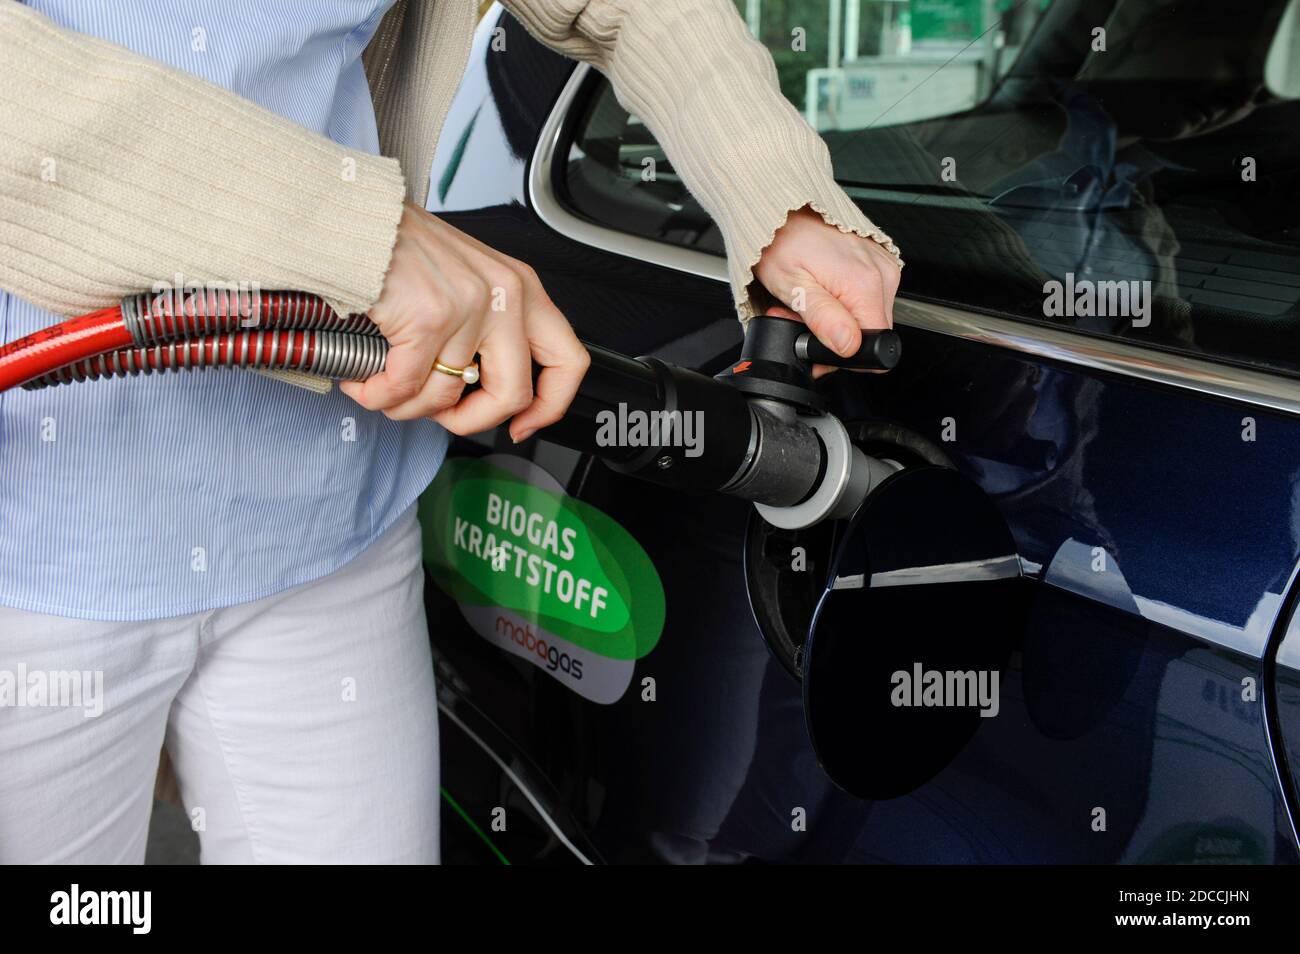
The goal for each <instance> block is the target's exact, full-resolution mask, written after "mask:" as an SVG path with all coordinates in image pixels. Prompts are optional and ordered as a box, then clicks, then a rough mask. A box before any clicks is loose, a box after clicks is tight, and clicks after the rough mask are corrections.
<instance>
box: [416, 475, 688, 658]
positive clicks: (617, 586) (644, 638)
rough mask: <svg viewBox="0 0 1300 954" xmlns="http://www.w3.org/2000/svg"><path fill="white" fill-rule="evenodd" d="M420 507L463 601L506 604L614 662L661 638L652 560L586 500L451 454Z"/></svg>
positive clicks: (429, 548)
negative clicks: (451, 456) (453, 456)
mask: <svg viewBox="0 0 1300 954" xmlns="http://www.w3.org/2000/svg"><path fill="white" fill-rule="evenodd" d="M421 512H422V516H423V522H424V528H425V530H424V534H425V559H426V561H427V562H428V564H429V569H430V572H431V573H432V574H433V576H434V579H435V580H436V582H437V583H438V585H439V586H440V587H441V588H442V589H443V590H444V591H445V592H447V593H448V594H449V595H450V596H451V597H452V598H453V599H455V600H456V601H457V602H459V603H461V604H465V605H468V606H480V607H500V608H503V609H505V610H510V611H512V612H514V613H517V614H518V615H519V616H521V617H523V618H524V619H526V620H528V621H529V622H531V623H533V624H536V625H537V626H538V627H540V628H541V629H543V630H545V631H546V632H549V633H553V634H555V635H558V636H561V637H563V638H565V639H567V640H569V641H570V642H572V643H573V644H574V645H576V646H578V647H581V648H583V649H586V650H589V651H591V652H593V653H596V654H598V655H600V656H605V657H607V658H610V659H626V660H631V659H640V658H641V657H642V656H644V655H645V654H646V653H648V652H650V650H652V649H653V648H654V647H655V644H656V643H657V642H658V641H659V635H660V633H661V632H662V630H663V623H664V591H663V584H662V583H660V581H659V575H658V573H656V572H655V568H654V564H653V563H651V562H650V558H649V556H647V555H646V552H645V551H644V550H643V549H642V548H641V545H640V544H639V543H637V542H636V540H635V539H633V537H632V536H631V534H629V533H628V532H627V531H626V530H624V529H623V528H622V527H621V526H619V525H618V524H617V523H615V522H614V521H613V520H611V519H610V518H609V517H608V516H606V515H605V514H604V513H602V512H601V511H600V510H597V509H596V508H595V507H593V506H591V505H590V504H587V503H584V502H583V501H581V500H576V499H574V498H572V497H569V496H567V495H565V494H562V493H557V492H555V491H553V490H551V489H549V488H546V487H541V486H538V485H537V484H536V483H533V482H530V481H528V480H526V479H523V478H521V477H519V476H517V475H515V474H513V473H510V472H509V471H506V470H504V469H502V468H501V467H498V466H495V465H494V464H492V463H490V462H489V461H485V460H476V459H473V458H450V459H448V460H447V461H446V463H444V464H443V466H442V469H441V470H440V471H439V472H438V477H437V479H436V480H435V481H434V482H433V484H432V485H431V486H430V488H429V491H428V493H427V494H426V495H425V498H424V500H423V502H422V504H421Z"/></svg>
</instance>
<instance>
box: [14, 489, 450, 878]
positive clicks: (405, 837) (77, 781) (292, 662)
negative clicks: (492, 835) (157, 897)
mask: <svg viewBox="0 0 1300 954" xmlns="http://www.w3.org/2000/svg"><path fill="white" fill-rule="evenodd" d="M420 552H421V545H420V528H419V522H418V520H417V519H416V515H415V508H414V507H412V508H411V510H410V511H408V512H407V513H406V514H404V515H403V516H402V517H401V518H400V519H399V520H398V522H397V523H396V524H395V525H394V526H393V527H392V528H391V529H390V530H388V531H387V532H386V533H385V534H384V535H383V536H381V537H380V538H379V539H378V540H376V541H375V542H374V543H372V544H371V545H370V546H369V547H368V548H367V549H366V550H365V551H364V552H363V553H362V554H360V555H359V556H358V557H357V558H356V559H354V560H352V561H351V562H350V563H348V564H347V565H346V566H345V567H343V568H342V569H340V570H338V571H337V572H335V573H333V574H331V575H329V576H326V577H323V578H322V579H319V580H316V581H314V582H312V583H307V584H304V585H302V586H298V587H295V588H293V589H290V590H286V591H285V592H283V593H279V594H277V595H275V596H271V597H268V598H266V599H262V600H258V601H256V602H253V603H244V604H241V605H238V606H231V607H226V608H223V609H219V610H215V611H212V612H207V613H199V614H196V615H193V616H182V617H174V618H171V619H161V620H152V621H148V622H132V623H104V622H91V621H86V620H78V619H67V618H63V617H57V616H45V615H40V614H36V613H28V612H24V611H21V610H15V609H10V608H6V607H0V700H3V707H0V863H24V862H56V863H57V862H77V863H100V864H120V863H136V864H138V863H141V862H143V860H144V855H145V842H146V837H147V834H148V829H149V817H150V813H151V810H152V802H153V785H154V776H155V773H156V771H157V768H158V757H159V751H160V749H161V747H162V745H163V743H164V741H165V742H166V746H167V751H168V754H169V755H170V757H171V760H172V763H173V765H174V766H175V770H176V774H177V777H178V780H179V783H180V791H181V797H182V800H183V802H184V804H185V808H186V811H187V812H188V813H189V816H190V820H191V824H192V825H193V827H194V828H195V829H196V830H197V832H198V835H199V843H200V857H201V860H202V861H203V862H204V863H206V864H214V863H215V864H231V863H335V862H339V863H342V862H355V863H385V862H389V863H423V862H429V863H432V862H436V861H437V859H438V810H439V790H438V724H437V705H436V700H435V697H434V680H433V666H432V661H431V658H430V652H429V642H428V633H427V627H426V623H425V617H424V599H423V596H424V581H423V572H422V570H421V563H420ZM99 673H102V683H101V685H102V695H99V696H98V697H97V696H96V694H95V688H94V684H95V680H96V679H99V678H101V677H99V676H98V675H97V674H99ZM6 674H8V677H7V679H8V681H7V682H6V681H5V680H6ZM19 677H22V678H21V679H20V678H19ZM42 684H44V686H45V687H46V689H45V691H44V692H42V691H41V689H40V687H41V685H42ZM6 688H7V689H8V690H9V691H8V692H7V693H6ZM78 690H79V691H80V694H79V695H78ZM96 709H102V711H101V712H99V714H95V710H96Z"/></svg>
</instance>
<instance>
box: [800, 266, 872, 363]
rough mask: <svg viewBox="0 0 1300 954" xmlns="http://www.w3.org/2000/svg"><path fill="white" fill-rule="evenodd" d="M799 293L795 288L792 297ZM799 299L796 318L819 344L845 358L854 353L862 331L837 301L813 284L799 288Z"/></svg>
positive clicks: (858, 344) (860, 342)
mask: <svg viewBox="0 0 1300 954" xmlns="http://www.w3.org/2000/svg"><path fill="white" fill-rule="evenodd" d="M799 291H800V290H799V289H796V295H795V296H794V297H796V298H797V297H799V295H798V292H799ZM802 297H803V299H804V300H803V302H802V304H803V306H804V307H803V309H802V310H801V311H800V312H799V316H800V317H801V318H802V319H803V322H804V324H806V325H807V326H808V328H809V330H810V331H812V333H813V334H814V335H816V336H817V339H818V340H819V341H821V343H822V344H824V345H826V346H827V347H828V348H830V349H831V350H833V351H834V352H835V353H836V354H840V355H844V356H846V357H847V356H848V355H851V354H853V353H854V352H855V351H857V350H858V348H859V347H860V346H861V345H862V330H861V329H860V328H859V327H858V323H857V321H856V320H855V319H854V317H853V315H852V314H851V313H850V312H849V310H848V309H847V308H845V307H844V305H843V304H842V303H841V302H840V300H839V299H838V298H836V297H835V296H834V295H832V294H831V293H830V292H828V291H827V290H826V289H825V288H823V287H822V286H821V285H818V284H816V283H815V282H812V283H809V284H808V285H806V286H803V289H802ZM793 304H799V302H797V301H796V302H793ZM796 310H798V309H796Z"/></svg>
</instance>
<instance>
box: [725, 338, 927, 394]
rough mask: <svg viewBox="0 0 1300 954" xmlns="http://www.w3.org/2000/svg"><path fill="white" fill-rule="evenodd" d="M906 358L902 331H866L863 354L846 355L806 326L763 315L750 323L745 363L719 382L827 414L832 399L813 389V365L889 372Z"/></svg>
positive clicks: (743, 356)
mask: <svg viewBox="0 0 1300 954" xmlns="http://www.w3.org/2000/svg"><path fill="white" fill-rule="evenodd" d="M902 356H903V341H902V339H901V338H900V337H899V336H898V332H896V331H864V332H862V344H861V346H860V347H859V348H858V350H857V351H855V352H854V353H853V354H851V355H848V356H844V355H840V354H836V353H835V352H834V351H832V350H831V349H830V348H828V347H826V345H824V344H822V343H821V342H820V341H819V340H817V337H816V336H815V335H813V333H812V332H810V331H809V330H808V326H807V325H805V324H804V323H803V322H800V321H795V320H793V319H791V318H778V317H776V316H772V315H762V316H759V317H756V318H751V319H750V321H749V327H748V328H747V329H746V330H745V343H744V345H743V346H742V348H741V352H740V360H738V361H737V362H736V363H735V364H733V365H732V366H731V367H729V368H728V369H727V370H725V371H723V372H722V373H721V374H719V375H718V376H717V377H718V380H720V381H725V382H726V383H728V384H730V385H732V386H733V387H734V388H736V389H737V390H739V391H742V392H743V393H745V394H746V395H749V396H751V397H754V398H765V399H770V400H773V401H777V402H780V403H782V404H786V405H789V406H791V407H794V408H796V409H798V410H803V411H825V410H826V407H827V405H826V398H825V397H824V396H823V395H821V394H819V393H818V392H817V391H816V390H814V388H813V376H812V370H813V365H817V364H828V365H831V366H832V367H836V368H847V369H850V370H855V371H888V370H889V369H890V368H893V367H894V366H895V365H897V364H898V361H899V359H900V358H901V357H902Z"/></svg>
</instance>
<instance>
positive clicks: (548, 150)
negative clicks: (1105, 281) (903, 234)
mask: <svg viewBox="0 0 1300 954" xmlns="http://www.w3.org/2000/svg"><path fill="white" fill-rule="evenodd" d="M591 69H592V67H591V66H590V65H589V64H587V63H581V64H579V65H578V67H577V68H576V69H575V70H574V71H573V75H572V76H570V77H569V81H568V83H566V84H565V86H564V89H563V90H562V91H561V93H560V96H559V98H558V99H557V100H556V103H555V106H554V107H553V108H552V110H551V114H550V116H548V117H547V120H546V124H545V125H544V126H543V127H542V132H541V135H540V136H539V137H538V140H537V149H536V151H535V152H534V153H533V157H532V162H530V163H529V168H528V198H529V201H530V202H531V203H532V205H533V209H534V211H536V213H537V216H538V218H540V219H541V220H542V221H543V222H544V223H546V225H548V226H549V227H550V228H552V229H554V230H555V231H556V232H559V233H560V234H561V235H563V236H565V237H566V238H570V239H572V240H574V241H576V242H581V243H582V244H584V245H589V246H592V247H593V248H598V249H602V250H604V251H607V252H613V253H615V254H618V255H625V256H627V257H628V258H633V259H637V260H638V261H642V262H649V263H651V264H654V265H662V266H663V267H665V268H671V269H673V270H675V271H679V272H685V273H687V274H690V275H696V276H699V277H701V278H710V279H713V280H714V281H719V282H723V283H726V282H727V264H726V260H725V259H723V258H720V257H718V256H716V255H710V254H708V253H707V252H700V251H696V250H694V249H688V248H681V247H679V246H675V245H668V244H666V243H664V242H656V241H655V240H653V239H648V238H644V237H642V236H639V235H628V234H627V233H625V232H620V231H618V230H617V229H611V228H609V227H607V226H603V225H597V224H595V223H594V222H588V221H587V220H586V219H583V218H580V217H578V216H577V215H575V214H574V213H573V212H571V211H569V210H568V209H567V208H565V206H564V205H563V204H562V203H561V202H560V201H559V198H558V197H557V196H556V194H555V190H554V188H553V187H552V184H551V177H552V172H553V169H554V163H555V158H556V154H557V152H558V151H559V148H560V134H561V132H562V131H563V129H564V121H565V118H566V117H567V116H568V114H569V110H570V108H571V107H572V106H573V101H574V99H575V98H576V97H577V95H578V90H579V88H580V87H581V86H582V83H583V81H584V80H586V78H587V76H588V74H589V73H590V71H591ZM894 317H895V320H896V321H897V323H898V324H899V325H903V326H905V327H909V328H921V329H923V330H925V331H933V332H937V333H939V334H944V335H950V336H952V337H956V338H963V339H965V340H967V341H976V342H979V343H980V344H987V345H992V346H994V347H998V348H1004V349H1007V350H1010V351H1016V352H1019V353H1021V354H1026V355H1030V356H1032V357H1036V358H1045V359H1048V360H1052V361H1059V362H1063V363H1065V364H1070V365H1074V366H1076V367H1082V368H1087V369H1090V370H1094V371H1104V372H1108V373H1111V374H1116V375H1120V376H1123V377H1126V378H1133V379H1136V380H1139V381H1146V382H1149V383H1152V384H1157V385H1163V386H1166V387H1174V388H1181V389H1184V390H1190V391H1195V392H1197V393H1199V394H1204V395H1208V396H1210V397H1215V398H1222V399H1225V400H1229V401H1233V402H1237V403H1241V404H1248V405H1251V406H1253V407H1260V408H1267V409H1269V410H1272V411H1277V412H1279V413H1282V414H1289V415H1293V416H1297V417H1300V380H1295V379H1292V378H1287V377H1283V376H1282V375H1277V374H1269V373H1268V372H1265V371H1256V370H1252V369H1249V368H1241V367H1237V366H1234V365H1228V364H1219V363H1216V362H1214V361H1211V360H1208V359H1205V358H1196V357H1191V356H1187V355H1180V354H1174V353H1170V352H1166V351H1158V350H1155V349H1152V348H1144V347H1140V346H1138V345H1134V344H1130V343H1128V342H1126V341H1117V340H1114V339H1108V338H1094V337H1090V336H1087V335H1082V334H1078V333H1076V332H1071V331H1066V330H1063V329H1059V328H1051V327H1046V326H1042V325H1035V324H1032V323H1030V322H1025V321H1017V320H1014V319H1010V318H999V317H996V316H993V315H984V314H980V313H978V312H973V311H966V310H963V309H959V308H951V307H947V306H944V305H935V304H930V303H928V302H922V301H914V300H907V299H901V298H900V299H899V300H898V302H897V303H896V305H895V314H894Z"/></svg>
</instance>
